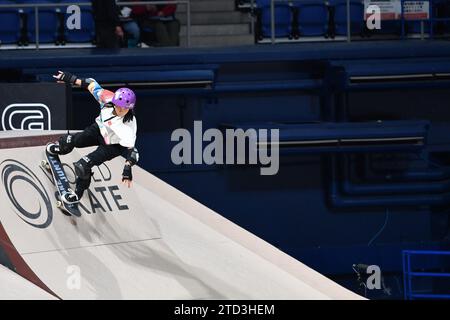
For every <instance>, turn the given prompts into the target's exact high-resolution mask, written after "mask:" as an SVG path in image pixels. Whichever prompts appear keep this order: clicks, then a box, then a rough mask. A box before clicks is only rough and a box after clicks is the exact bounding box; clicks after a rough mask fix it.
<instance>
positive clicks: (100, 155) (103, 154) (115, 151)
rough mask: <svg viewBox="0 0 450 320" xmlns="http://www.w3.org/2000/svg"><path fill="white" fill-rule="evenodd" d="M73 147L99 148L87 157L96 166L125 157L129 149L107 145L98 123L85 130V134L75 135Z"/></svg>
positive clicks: (116, 145) (117, 145) (118, 145)
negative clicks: (118, 157)
mask: <svg viewBox="0 0 450 320" xmlns="http://www.w3.org/2000/svg"><path fill="white" fill-rule="evenodd" d="M72 146H73V147H76V148H86V147H93V146H98V148H97V149H96V150H95V151H93V152H91V153H90V154H88V155H87V157H88V158H89V159H91V163H92V165H94V166H98V165H101V164H102V163H103V162H105V161H108V160H111V159H114V158H115V157H117V156H120V155H123V154H124V153H125V152H126V149H127V148H125V147H123V146H121V145H120V144H108V145H107V144H105V141H104V139H103V137H102V135H101V134H100V129H99V128H98V125H97V124H96V123H94V124H92V125H90V126H89V127H87V128H86V129H84V131H83V132H78V133H76V134H74V135H73V137H72Z"/></svg>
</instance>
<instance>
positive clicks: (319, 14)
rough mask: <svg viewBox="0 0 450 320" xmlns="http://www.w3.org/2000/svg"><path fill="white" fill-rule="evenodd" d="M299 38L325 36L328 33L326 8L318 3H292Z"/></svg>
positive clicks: (323, 4) (321, 3)
mask: <svg viewBox="0 0 450 320" xmlns="http://www.w3.org/2000/svg"><path fill="white" fill-rule="evenodd" d="M293 6H294V8H295V9H296V12H297V16H296V18H297V21H298V31H299V35H300V36H325V35H327V33H328V7H327V6H326V5H325V3H324V2H320V1H317V0H316V1H312V0H311V1H294V2H293Z"/></svg>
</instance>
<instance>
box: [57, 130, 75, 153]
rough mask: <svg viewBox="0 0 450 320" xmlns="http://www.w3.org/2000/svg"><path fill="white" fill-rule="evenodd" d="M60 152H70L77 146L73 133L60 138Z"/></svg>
mask: <svg viewBox="0 0 450 320" xmlns="http://www.w3.org/2000/svg"><path fill="white" fill-rule="evenodd" d="M58 143H59V150H60V154H68V153H70V152H71V151H72V150H73V148H74V147H75V145H74V143H73V135H71V134H65V135H63V136H62V137H60V138H59V140H58Z"/></svg>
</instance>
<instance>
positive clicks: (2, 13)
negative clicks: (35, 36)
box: [0, 0, 20, 44]
mask: <svg viewBox="0 0 450 320" xmlns="http://www.w3.org/2000/svg"><path fill="white" fill-rule="evenodd" d="M0 4H14V2H12V1H6V0H0ZM19 39H20V15H19V11H18V9H0V43H1V44H12V43H18V42H19Z"/></svg>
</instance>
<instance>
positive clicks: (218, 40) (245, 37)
mask: <svg viewBox="0 0 450 320" xmlns="http://www.w3.org/2000/svg"><path fill="white" fill-rule="evenodd" d="M254 43H255V42H254V38H253V36H252V35H251V34H241V35H223V36H197V37H195V36H194V37H191V47H231V46H241V45H253V44H254ZM180 44H181V46H183V47H186V44H187V41H186V36H184V35H182V36H181V37H180Z"/></svg>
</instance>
